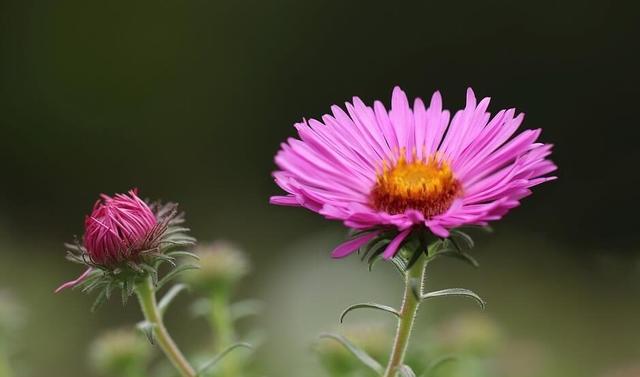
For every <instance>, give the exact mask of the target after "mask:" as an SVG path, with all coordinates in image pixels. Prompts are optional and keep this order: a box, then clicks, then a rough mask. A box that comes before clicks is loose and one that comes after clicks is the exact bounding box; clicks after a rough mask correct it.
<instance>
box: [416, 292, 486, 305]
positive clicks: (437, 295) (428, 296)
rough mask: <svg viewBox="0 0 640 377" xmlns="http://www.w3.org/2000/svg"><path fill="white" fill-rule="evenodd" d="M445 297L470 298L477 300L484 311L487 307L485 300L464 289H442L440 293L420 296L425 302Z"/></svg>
mask: <svg viewBox="0 0 640 377" xmlns="http://www.w3.org/2000/svg"><path fill="white" fill-rule="evenodd" d="M444 296H463V297H469V298H471V299H473V300H475V301H476V302H477V303H478V304H479V305H480V307H481V308H482V309H484V308H485V306H486V304H485V302H484V300H483V299H482V298H481V297H480V296H478V295H477V294H476V293H474V292H473V291H470V290H468V289H464V288H448V289H442V290H440V291H433V292H429V293H424V294H422V295H421V296H420V299H422V300H425V299H429V298H434V297H444Z"/></svg>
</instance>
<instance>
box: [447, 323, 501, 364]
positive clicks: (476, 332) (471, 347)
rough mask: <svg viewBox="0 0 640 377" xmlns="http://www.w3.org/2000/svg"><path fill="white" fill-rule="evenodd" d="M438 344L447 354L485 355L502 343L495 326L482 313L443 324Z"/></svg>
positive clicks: (499, 332)
mask: <svg viewBox="0 0 640 377" xmlns="http://www.w3.org/2000/svg"><path fill="white" fill-rule="evenodd" d="M438 339H439V342H438V343H439V344H440V346H441V347H443V348H445V349H446V350H447V351H449V352H454V353H460V352H464V353H468V354H477V355H487V354H491V353H494V352H496V350H497V349H498V348H499V346H500V345H501V343H502V334H501V331H500V329H499V328H498V326H497V324H496V323H495V322H493V321H492V320H491V319H490V318H489V317H487V316H486V315H484V314H482V313H466V314H463V315H459V316H457V317H455V318H453V319H452V320H450V321H449V322H447V323H445V324H443V326H442V327H441V328H440V330H439V332H438Z"/></svg>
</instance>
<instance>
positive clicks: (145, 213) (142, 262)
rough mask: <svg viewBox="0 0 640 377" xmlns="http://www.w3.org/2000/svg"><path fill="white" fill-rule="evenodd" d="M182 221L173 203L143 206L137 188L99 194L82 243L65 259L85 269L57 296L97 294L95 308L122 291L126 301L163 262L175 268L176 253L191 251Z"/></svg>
mask: <svg viewBox="0 0 640 377" xmlns="http://www.w3.org/2000/svg"><path fill="white" fill-rule="evenodd" d="M183 222H184V219H183V217H182V214H179V213H178V212H177V204H175V203H168V204H164V205H162V204H159V203H153V204H147V203H146V202H145V201H143V200H142V199H140V198H139V197H138V192H137V190H136V189H133V190H130V191H129V192H128V193H127V194H116V195H114V196H113V197H111V196H108V195H104V194H103V195H101V198H100V199H99V200H98V201H97V202H96V203H95V205H94V207H93V211H92V212H91V214H90V215H89V216H87V217H86V219H85V230H84V236H83V237H82V241H81V242H80V241H79V240H76V242H75V243H74V244H67V245H66V246H67V251H68V253H67V259H69V260H71V261H72V262H75V263H79V264H82V265H84V266H85V271H84V273H82V274H81V275H80V276H79V277H78V278H76V279H74V280H71V281H69V282H66V283H64V284H62V285H61V286H60V287H58V289H56V292H60V291H61V290H63V289H66V288H73V287H83V289H84V290H85V291H86V292H91V291H92V290H95V289H100V290H102V292H101V294H99V295H98V296H97V299H96V303H95V305H94V308H96V307H97V306H99V305H100V304H101V303H102V302H104V301H105V300H106V299H108V298H109V296H110V295H111V293H112V291H113V289H114V288H122V289H123V291H124V292H123V296H122V297H123V301H126V298H127V297H129V296H130V295H131V294H132V293H133V287H134V286H135V285H136V284H137V282H139V281H140V279H143V278H145V277H147V276H149V275H150V276H151V277H152V278H153V280H154V281H158V268H159V267H160V266H161V265H162V264H163V263H169V264H171V265H172V266H174V267H175V258H176V255H177V253H181V254H182V255H184V254H185V252H186V251H187V250H188V249H189V248H191V247H192V246H193V244H194V242H195V239H194V238H193V237H190V236H189V235H188V234H187V232H188V231H189V229H188V228H185V227H183V226H182V225H181V224H182V223H183ZM187 254H188V253H187Z"/></svg>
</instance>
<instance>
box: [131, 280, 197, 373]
mask: <svg viewBox="0 0 640 377" xmlns="http://www.w3.org/2000/svg"><path fill="white" fill-rule="evenodd" d="M136 293H137V294H138V299H139V301H140V307H141V308H142V313H143V314H144V317H145V319H146V320H147V321H148V322H149V323H151V325H152V326H153V335H154V337H155V339H156V341H157V342H158V344H159V345H160V348H162V351H163V352H164V354H165V355H166V356H167V358H168V359H169V361H171V363H172V364H173V366H174V367H175V368H176V369H177V370H178V371H179V372H180V375H181V376H182V377H196V371H195V370H194V369H193V367H192V366H191V365H190V364H189V362H188V361H187V359H186V358H185V357H184V355H183V354H182V352H180V349H179V348H178V346H177V345H176V343H175V342H174V341H173V339H171V336H170V335H169V332H168V331H167V328H166V327H165V326H164V322H163V321H162V315H161V314H160V310H159V309H158V303H157V301H156V294H155V289H154V286H153V281H152V280H151V276H147V277H146V278H145V279H143V280H142V281H141V282H139V283H138V284H137V285H136Z"/></svg>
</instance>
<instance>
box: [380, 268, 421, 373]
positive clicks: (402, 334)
mask: <svg viewBox="0 0 640 377" xmlns="http://www.w3.org/2000/svg"><path fill="white" fill-rule="evenodd" d="M426 267H427V258H425V257H424V256H421V257H420V259H419V260H418V261H417V262H416V263H415V264H414V265H413V267H411V269H410V270H409V271H407V272H406V273H405V287H404V297H403V299H402V307H401V308H400V320H399V321H398V329H397V330H396V337H395V339H394V341H393V348H392V349H391V356H390V357H389V364H388V365H387V368H386V370H385V372H384V377H395V376H396V374H397V373H398V369H399V368H400V367H401V366H402V364H403V362H404V355H405V353H406V351H407V347H408V346H409V338H410V337H411V330H412V329H413V323H414V321H415V318H416V313H417V312H418V307H419V306H420V300H419V299H418V298H417V297H416V293H415V292H414V287H413V284H414V283H415V281H416V280H418V279H419V281H418V282H419V284H418V287H419V291H418V292H422V288H423V284H424V274H425V269H426Z"/></svg>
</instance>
